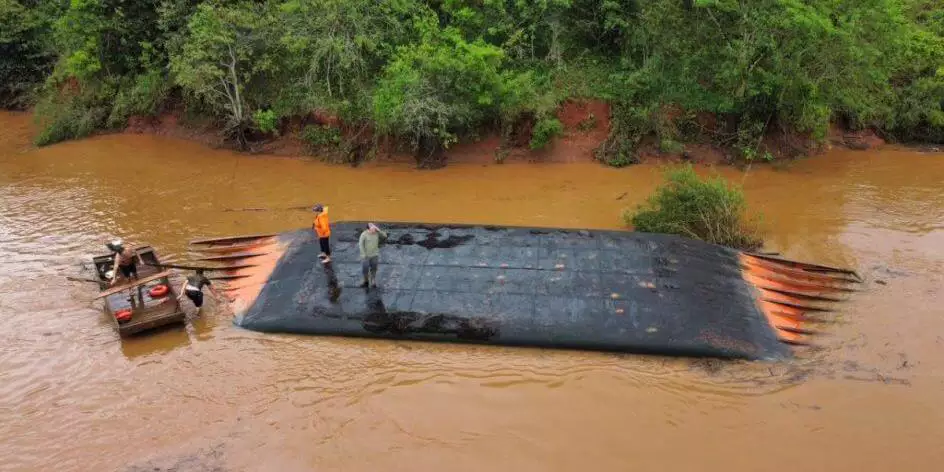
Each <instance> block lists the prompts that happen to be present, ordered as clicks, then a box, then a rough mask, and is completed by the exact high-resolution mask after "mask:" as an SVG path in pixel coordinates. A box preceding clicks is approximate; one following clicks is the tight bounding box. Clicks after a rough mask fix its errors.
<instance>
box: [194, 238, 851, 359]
mask: <svg viewBox="0 0 944 472" xmlns="http://www.w3.org/2000/svg"><path fill="white" fill-rule="evenodd" d="M365 226H366V223H363V222H340V223H335V224H333V226H332V233H333V234H332V262H330V263H328V264H322V263H320V261H319V258H318V255H319V253H320V250H319V245H318V240H317V238H316V237H315V236H314V234H313V233H312V231H311V230H310V229H305V230H298V231H292V232H286V233H282V234H278V235H258V236H237V237H232V238H218V239H204V240H200V241H194V242H192V243H191V251H193V252H194V253H196V254H197V255H198V256H204V257H218V256H219V255H220V254H228V255H232V256H235V257H227V259H226V262H227V263H230V264H233V265H234V267H238V268H236V269H234V270H232V271H230V272H231V273H230V272H227V275H226V276H225V277H221V280H220V282H221V283H222V288H223V290H224V292H225V293H226V294H227V295H228V297H229V298H230V301H231V302H232V305H233V308H234V312H235V314H236V316H235V323H236V324H237V325H239V326H241V327H243V328H246V329H250V330H255V331H262V332H273V333H303V334H312V335H337V336H355V337H371V338H389V339H408V340H422V341H451V342H469V343H481V344H496V345H509V346H534V347H546V348H572V349H587V350H603V351H620V352H633V353H651V354H661V355H682V356H710V357H722V358H746V359H782V358H786V357H789V356H790V355H791V353H792V351H791V348H790V344H803V343H805V342H806V339H807V337H808V336H809V335H810V334H812V332H811V331H809V329H808V328H807V327H806V326H804V325H805V323H807V322H808V321H809V317H811V316H821V315H819V313H820V312H824V311H829V310H830V309H831V305H833V304H835V302H837V301H840V300H841V299H842V298H843V294H844V293H846V292H850V291H852V290H851V289H850V286H851V285H852V284H854V283H856V282H857V280H856V279H857V276H856V275H855V274H854V272H851V271H849V270H844V269H835V268H829V267H824V266H816V265H811V264H804V263H799V262H793V261H787V260H782V259H777V258H773V257H769V256H764V255H759V254H748V253H743V252H740V251H736V250H733V249H729V248H725V247H721V246H716V245H712V244H707V243H704V242H700V241H695V240H691V239H686V238H681V237H677V236H669V235H660V234H648V233H634V232H621V231H587V230H561V229H545V228H520V227H496V226H464V225H430V224H417V223H386V224H384V225H383V228H384V230H385V231H387V233H388V235H389V238H388V239H387V241H386V243H385V244H384V245H383V246H382V249H381V257H380V260H381V263H380V270H379V274H378V283H379V285H380V286H379V287H378V288H371V289H365V288H362V287H360V283H361V280H362V276H361V263H360V260H359V253H358V249H357V241H358V237H359V235H360V232H361V231H362V230H363V229H364V228H365ZM239 254H246V259H242V258H240V257H239Z"/></svg>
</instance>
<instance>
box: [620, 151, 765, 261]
mask: <svg viewBox="0 0 944 472" xmlns="http://www.w3.org/2000/svg"><path fill="white" fill-rule="evenodd" d="M746 210H747V205H746V203H745V200H744V193H743V192H742V191H741V189H739V188H736V187H733V186H731V185H729V184H728V183H727V182H726V181H725V180H724V179H723V178H721V177H715V178H708V179H702V178H700V177H698V175H697V174H696V173H695V171H694V170H693V169H692V167H691V166H685V167H682V168H679V169H674V170H670V171H669V172H667V174H666V183H665V184H664V185H662V186H661V187H659V188H658V189H656V192H655V194H654V195H652V196H651V197H649V199H648V200H647V202H646V203H645V204H644V205H640V206H639V208H637V210H636V211H634V212H627V213H625V214H624V219H625V221H626V223H627V224H632V226H634V227H635V229H636V231H643V232H647V233H666V234H677V235H681V236H687V237H690V238H694V239H700V240H702V241H706V242H709V243H714V244H721V245H725V246H731V247H735V248H739V249H756V248H757V247H759V246H760V245H761V243H762V241H761V239H760V237H759V233H758V231H757V229H756V226H755V225H754V222H752V221H748V220H747V216H746Z"/></svg>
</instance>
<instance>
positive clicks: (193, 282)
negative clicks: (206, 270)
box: [177, 269, 219, 313]
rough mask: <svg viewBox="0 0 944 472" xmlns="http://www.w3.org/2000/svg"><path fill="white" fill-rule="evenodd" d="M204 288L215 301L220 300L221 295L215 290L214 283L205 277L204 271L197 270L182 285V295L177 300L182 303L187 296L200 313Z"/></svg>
mask: <svg viewBox="0 0 944 472" xmlns="http://www.w3.org/2000/svg"><path fill="white" fill-rule="evenodd" d="M203 287H208V288H209V290H210V295H212V296H213V298H215V299H219V294H218V293H217V292H216V289H214V288H213V283H212V282H210V279H208V278H207V277H206V276H205V275H203V269H197V271H196V272H195V273H194V274H193V275H188V276H187V278H186V280H184V283H183V284H181V285H180V295H177V300H178V301H180V299H182V298H183V297H184V295H186V296H187V298H189V299H190V301H191V302H193V306H195V307H197V313H199V312H200V309H201V308H202V307H203Z"/></svg>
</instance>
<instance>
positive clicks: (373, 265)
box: [361, 256, 380, 282]
mask: <svg viewBox="0 0 944 472" xmlns="http://www.w3.org/2000/svg"><path fill="white" fill-rule="evenodd" d="M378 259H380V258H379V257H376V256H375V257H368V258H367V259H364V260H362V261H361V273H363V274H364V281H365V282H376V280H375V279H376V278H377V261H378ZM368 275H370V278H367V276H368Z"/></svg>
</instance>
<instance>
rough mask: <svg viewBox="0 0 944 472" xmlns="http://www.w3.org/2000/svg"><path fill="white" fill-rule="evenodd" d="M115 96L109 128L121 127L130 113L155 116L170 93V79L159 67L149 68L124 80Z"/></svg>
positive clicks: (109, 118)
mask: <svg viewBox="0 0 944 472" xmlns="http://www.w3.org/2000/svg"><path fill="white" fill-rule="evenodd" d="M126 82H128V83H126V84H124V85H125V86H123V87H122V88H121V89H120V90H119V91H118V95H116V96H115V99H114V105H113V106H112V110H111V114H110V115H109V116H108V120H107V123H106V124H107V126H108V127H109V128H121V127H123V126H125V125H127V124H128V118H129V117H131V116H132V115H143V116H155V115H157V114H158V113H159V112H160V110H161V106H162V105H163V104H164V101H165V100H166V99H167V96H168V94H169V93H170V85H171V83H170V81H169V80H168V79H167V77H166V76H165V75H164V72H163V71H161V70H160V69H151V70H148V71H146V72H144V73H142V74H139V75H138V76H137V77H135V78H134V79H133V80H131V81H126Z"/></svg>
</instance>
